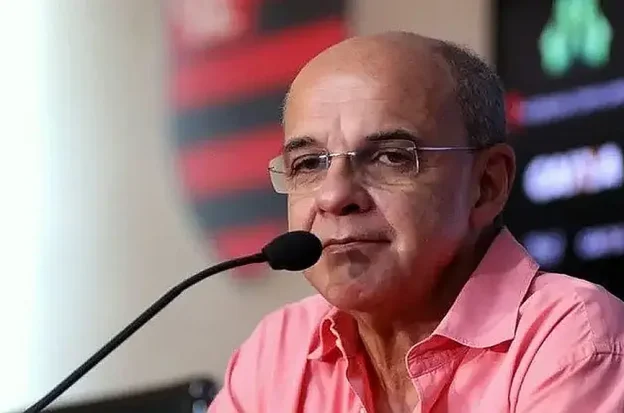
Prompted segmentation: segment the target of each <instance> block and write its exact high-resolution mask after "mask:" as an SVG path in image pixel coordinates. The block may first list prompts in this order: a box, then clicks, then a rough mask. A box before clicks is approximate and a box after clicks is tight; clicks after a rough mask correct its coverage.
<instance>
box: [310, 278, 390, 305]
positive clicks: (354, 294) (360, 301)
mask: <svg viewBox="0 0 624 413" xmlns="http://www.w3.org/2000/svg"><path fill="white" fill-rule="evenodd" d="M366 287H367V286H366V285H362V284H360V283H358V282H357V281H352V282H350V283H347V284H341V285H335V286H332V287H330V288H327V290H326V291H323V292H321V294H322V295H323V296H324V297H325V299H326V300H327V301H328V302H329V303H330V304H331V305H333V306H334V307H337V308H338V309H340V310H342V311H347V312H349V311H364V312H367V311H370V310H373V309H374V307H375V305H376V303H377V302H378V298H379V297H378V294H377V292H376V291H374V290H373V289H371V288H370V287H369V288H366Z"/></svg>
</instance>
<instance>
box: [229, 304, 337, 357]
mask: <svg viewBox="0 0 624 413" xmlns="http://www.w3.org/2000/svg"><path fill="white" fill-rule="evenodd" d="M331 309H332V307H331V305H330V304H329V303H328V302H327V301H326V300H325V299H324V298H323V297H322V296H321V295H319V294H315V295H312V296H310V297H306V298H304V299H302V300H299V301H296V302H293V303H289V304H286V305H284V306H282V307H280V308H278V309H277V310H274V311H272V312H270V313H269V314H267V315H266V316H264V317H263V318H262V319H261V320H260V322H259V323H258V325H257V326H256V328H255V329H254V331H253V332H252V333H251V335H250V336H249V337H248V338H247V340H245V342H244V343H243V344H242V345H241V347H240V348H239V350H238V351H239V352H240V353H241V355H245V356H249V357H252V358H257V357H261V359H262V360H265V361H266V362H267V363H276V364H279V363H280V361H281V360H285V359H291V360H292V357H297V358H302V359H303V360H306V356H307V354H308V351H309V350H310V347H311V346H312V345H313V344H314V342H315V340H317V339H318V331H319V326H320V324H321V322H322V320H323V318H324V317H325V316H326V315H327V314H328V313H329V312H330V310H331ZM294 353H297V354H294ZM299 353H301V354H299ZM299 356H300V357H299Z"/></svg>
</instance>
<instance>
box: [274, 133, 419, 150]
mask: <svg viewBox="0 0 624 413" xmlns="http://www.w3.org/2000/svg"><path fill="white" fill-rule="evenodd" d="M393 139H405V140H408V141H412V142H414V143H415V144H416V145H420V146H421V145H422V139H421V138H420V137H418V135H416V134H415V133H413V132H410V131H408V130H406V129H392V130H387V131H379V132H375V133H372V134H370V135H367V136H366V137H364V142H381V141H387V140H393ZM320 145H321V144H320V143H319V142H318V141H317V140H316V139H314V138H312V137H310V136H297V137H294V138H290V139H289V140H288V141H287V142H286V143H285V144H284V147H283V148H282V153H285V154H287V153H289V152H292V151H295V150H297V149H303V148H309V147H319V146H320Z"/></svg>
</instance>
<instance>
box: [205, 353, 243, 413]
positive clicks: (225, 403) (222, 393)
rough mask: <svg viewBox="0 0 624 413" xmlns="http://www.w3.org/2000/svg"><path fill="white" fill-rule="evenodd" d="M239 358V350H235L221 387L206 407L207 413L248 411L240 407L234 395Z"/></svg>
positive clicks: (241, 412) (239, 402)
mask: <svg viewBox="0 0 624 413" xmlns="http://www.w3.org/2000/svg"><path fill="white" fill-rule="evenodd" d="M239 356H240V349H237V350H236V351H234V353H233V354H232V357H230V360H229V362H228V365H227V369H226V371H225V377H224V381H223V387H222V388H221V390H219V393H217V395H216V396H215V398H214V400H213V401H212V403H210V405H209V406H208V413H239V412H240V413H243V412H246V411H250V410H249V409H246V408H243V406H241V401H240V400H239V398H238V396H237V395H236V385H235V383H234V382H235V381H237V379H238V378H237V376H238V375H239V372H238V369H237V365H238V359H239Z"/></svg>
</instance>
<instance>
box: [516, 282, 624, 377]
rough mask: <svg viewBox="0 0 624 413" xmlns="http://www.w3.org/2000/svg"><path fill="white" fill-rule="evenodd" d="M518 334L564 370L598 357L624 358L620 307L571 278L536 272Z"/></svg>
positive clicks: (608, 296) (602, 291)
mask: <svg viewBox="0 0 624 413" xmlns="http://www.w3.org/2000/svg"><path fill="white" fill-rule="evenodd" d="M519 316H520V317H519V322H518V329H517V333H518V335H520V337H518V335H517V338H520V339H522V336H523V335H524V336H525V338H528V337H530V339H531V341H532V347H534V348H539V349H540V351H539V353H540V354H542V355H543V357H544V358H547V359H549V361H550V362H553V361H556V363H557V364H559V365H561V366H563V365H567V364H569V363H574V362H575V361H580V360H582V359H585V358H588V357H591V356H593V355H597V354H601V353H603V354H624V302H622V301H621V300H619V299H618V298H617V297H615V296H614V295H612V294H611V293H609V292H608V291H607V290H606V289H605V288H603V287H602V286H599V285H597V284H593V283H591V282H588V281H585V280H581V279H579V278H574V277H571V276H567V275H563V274H555V273H539V274H538V275H537V276H536V277H535V278H534V280H533V282H532V283H531V286H530V288H529V291H528V294H527V296H526V297H525V299H524V300H523V303H522V305H521V306H520V313H519Z"/></svg>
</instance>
